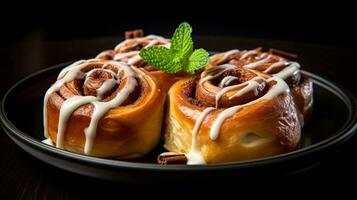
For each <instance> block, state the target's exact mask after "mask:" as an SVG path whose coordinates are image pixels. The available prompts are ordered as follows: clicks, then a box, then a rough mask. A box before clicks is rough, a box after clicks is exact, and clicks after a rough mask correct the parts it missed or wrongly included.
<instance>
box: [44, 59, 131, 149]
mask: <svg viewBox="0 0 357 200" xmlns="http://www.w3.org/2000/svg"><path fill="white" fill-rule="evenodd" d="M92 61H99V60H98V59H92V60H87V61H79V62H76V63H74V64H72V65H70V66H68V67H66V68H65V69H63V70H62V71H61V73H60V74H59V79H58V80H57V81H56V82H55V83H54V84H53V85H52V86H51V87H50V88H49V89H48V90H47V92H46V95H45V98H44V129H45V132H44V135H45V137H46V138H48V127H47V101H48V98H49V96H50V95H51V94H52V93H53V92H57V91H58V90H59V89H60V88H61V86H62V85H63V84H64V83H66V82H70V81H72V80H74V79H76V78H78V77H83V76H85V75H87V76H88V75H90V74H91V73H93V72H94V71H96V70H105V71H108V72H110V73H112V74H113V75H114V79H108V80H106V81H104V83H103V84H102V86H101V87H100V88H99V89H97V96H96V97H94V96H73V97H70V98H68V99H66V100H65V101H64V102H63V104H62V106H61V108H60V114H59V120H58V130H57V141H56V146H57V147H59V148H63V141H64V132H65V129H66V123H67V121H68V119H69V117H70V116H71V114H72V113H73V112H74V111H75V110H76V109H77V108H79V107H80V106H82V105H84V104H88V103H92V104H93V105H94V111H93V114H92V116H91V121H90V124H89V127H87V128H86V129H85V130H84V132H85V136H86V141H85V148H84V153H85V154H90V153H91V150H92V146H93V142H94V139H95V136H96V130H97V125H98V121H99V120H100V119H101V118H102V117H103V116H104V114H105V113H107V112H108V111H109V110H110V109H112V108H115V107H117V106H120V105H121V104H122V103H123V102H124V101H125V100H126V99H127V98H128V96H129V95H130V94H131V93H132V92H133V91H134V89H135V87H136V86H137V81H136V79H135V77H136V74H135V72H134V71H133V70H132V69H131V68H130V67H129V66H128V65H127V64H125V63H120V62H115V61H107V63H110V64H113V65H116V66H120V67H121V68H120V70H124V71H125V77H124V78H123V79H125V78H126V79H127V85H126V86H125V87H123V88H122V89H121V90H120V91H119V92H118V93H117V95H116V96H115V97H114V98H113V99H112V100H111V101H109V102H100V100H101V99H102V95H103V94H104V93H105V92H106V91H107V90H108V89H110V88H111V87H113V84H116V83H118V82H119V81H120V80H119V78H118V74H119V73H120V71H118V74H116V73H114V72H113V71H111V70H108V69H101V68H95V69H93V70H92V71H90V72H88V73H86V74H85V73H83V72H81V69H82V68H84V67H86V66H87V65H88V64H90V62H92ZM105 66H106V65H103V66H102V67H105Z"/></svg>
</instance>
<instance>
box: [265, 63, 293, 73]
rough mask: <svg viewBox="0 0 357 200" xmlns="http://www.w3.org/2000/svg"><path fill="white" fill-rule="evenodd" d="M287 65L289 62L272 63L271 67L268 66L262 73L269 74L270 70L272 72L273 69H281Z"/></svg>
mask: <svg viewBox="0 0 357 200" xmlns="http://www.w3.org/2000/svg"><path fill="white" fill-rule="evenodd" d="M288 64H289V62H287V61H284V60H282V61H279V62H276V63H273V64H272V65H270V66H269V67H268V68H267V69H266V70H264V71H263V72H264V73H269V72H270V71H271V70H273V69H275V68H277V67H283V66H286V65H288Z"/></svg>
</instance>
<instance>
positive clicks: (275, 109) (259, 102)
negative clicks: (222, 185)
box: [164, 64, 301, 164]
mask: <svg viewBox="0 0 357 200" xmlns="http://www.w3.org/2000/svg"><path fill="white" fill-rule="evenodd" d="M164 137H165V144H164V147H165V148H166V149H167V150H169V151H170V152H173V155H174V154H175V153H176V154H177V155H182V154H185V155H186V157H187V159H188V161H187V164H204V163H222V162H230V161H238V160H246V159H254V158H260V157H265V156H271V155H276V154H280V153H284V152H289V151H292V150H294V149H296V148H297V147H298V145H299V142H300V138H301V127H300V121H299V120H298V113H297V110H296V106H295V103H294V100H293V97H292V95H291V92H290V90H289V86H288V85H287V84H286V82H285V81H283V79H281V78H280V77H279V76H270V75H268V74H264V73H262V72H260V71H257V70H253V69H249V68H242V67H236V66H235V65H233V64H223V65H217V66H211V67H210V68H209V69H207V70H205V71H203V72H202V74H201V75H200V77H198V78H195V77H191V78H185V79H183V80H180V81H178V82H176V83H175V84H174V85H173V86H172V87H171V89H170V91H169V98H168V114H167V118H166V130H165V136H164ZM170 156H172V155H170Z"/></svg>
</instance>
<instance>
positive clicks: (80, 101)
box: [43, 59, 164, 159]
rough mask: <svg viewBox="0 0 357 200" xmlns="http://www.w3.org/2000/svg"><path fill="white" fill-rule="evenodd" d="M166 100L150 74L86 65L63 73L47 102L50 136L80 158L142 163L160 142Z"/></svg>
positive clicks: (110, 64)
mask: <svg viewBox="0 0 357 200" xmlns="http://www.w3.org/2000/svg"><path fill="white" fill-rule="evenodd" d="M163 104H164V95H163V93H162V91H161V90H160V88H159V85H158V83H157V82H156V80H155V79H154V78H153V77H152V76H151V75H150V74H149V73H147V72H146V71H145V70H142V69H138V68H136V67H133V66H130V65H128V64H126V63H123V62H116V61H105V60H101V59H92V60H81V61H78V62H75V63H73V64H72V65H70V66H68V67H66V68H65V69H63V70H62V71H61V73H60V74H59V76H58V79H57V81H56V82H55V83H54V84H53V85H52V86H51V87H50V88H49V89H48V91H47V92H46V95H45V98H44V108H43V110H44V129H45V137H46V138H49V139H51V140H52V141H53V143H54V145H55V146H56V147H58V148H62V149H65V150H68V151H71V152H76V153H80V154H86V155H92V156H99V157H110V158H120V159H132V158H139V157H142V156H143V155H145V154H147V153H148V152H150V151H151V150H152V149H153V148H154V147H155V146H156V145H157V144H158V142H159V140H160V132H161V123H162V117H163Z"/></svg>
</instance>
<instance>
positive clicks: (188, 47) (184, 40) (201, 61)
mask: <svg viewBox="0 0 357 200" xmlns="http://www.w3.org/2000/svg"><path fill="white" fill-rule="evenodd" d="M191 33H192V28H191V26H190V25H189V24H188V23H186V22H183V23H181V24H180V25H179V27H178V28H177V29H176V30H175V33H174V35H173V37H172V40H171V46H170V49H168V48H166V47H162V46H151V47H149V48H143V49H142V50H141V51H140V54H139V55H140V56H141V57H142V58H143V59H144V61H145V62H146V63H148V64H149V65H151V66H152V67H153V68H155V69H158V70H162V71H164V72H166V73H177V72H179V71H182V70H184V71H186V72H188V73H193V72H195V71H196V70H198V69H200V68H202V67H204V66H205V65H207V63H208V61H209V57H208V56H209V55H208V53H207V52H206V51H205V50H204V49H197V50H195V51H193V41H192V37H191Z"/></svg>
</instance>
